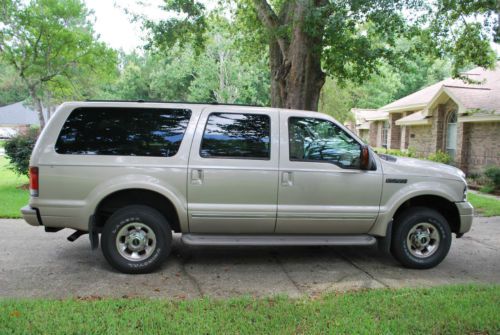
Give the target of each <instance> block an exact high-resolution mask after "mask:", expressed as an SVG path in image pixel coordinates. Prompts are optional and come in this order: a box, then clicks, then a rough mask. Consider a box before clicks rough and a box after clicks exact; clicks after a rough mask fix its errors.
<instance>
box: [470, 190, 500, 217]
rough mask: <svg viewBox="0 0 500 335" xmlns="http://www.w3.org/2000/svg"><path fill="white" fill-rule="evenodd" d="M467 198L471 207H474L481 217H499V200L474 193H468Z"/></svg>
mask: <svg viewBox="0 0 500 335" xmlns="http://www.w3.org/2000/svg"><path fill="white" fill-rule="evenodd" d="M467 198H468V199H469V201H470V203H471V204H472V206H474V209H475V210H476V211H477V212H478V213H479V214H481V215H482V216H499V215H500V200H496V199H492V198H490V197H485V196H482V195H479V194H474V193H468V194H467Z"/></svg>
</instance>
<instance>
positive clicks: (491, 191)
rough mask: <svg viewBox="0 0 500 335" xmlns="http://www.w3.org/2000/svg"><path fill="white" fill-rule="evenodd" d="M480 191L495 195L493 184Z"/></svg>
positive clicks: (483, 187)
mask: <svg viewBox="0 0 500 335" xmlns="http://www.w3.org/2000/svg"><path fill="white" fill-rule="evenodd" d="M479 191H480V192H483V193H493V192H494V191H495V186H493V185H491V184H487V185H484V186H482V187H481V188H480V189H479Z"/></svg>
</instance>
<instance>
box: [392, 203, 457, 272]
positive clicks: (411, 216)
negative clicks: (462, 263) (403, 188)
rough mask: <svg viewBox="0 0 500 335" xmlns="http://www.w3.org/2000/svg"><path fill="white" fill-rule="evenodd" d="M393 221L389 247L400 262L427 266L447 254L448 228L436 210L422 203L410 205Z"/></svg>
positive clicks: (410, 266) (424, 267) (449, 240)
mask: <svg viewBox="0 0 500 335" xmlns="http://www.w3.org/2000/svg"><path fill="white" fill-rule="evenodd" d="M395 224H396V226H395V229H394V234H393V236H392V244H391V251H392V254H393V256H394V258H396V259H397V260H398V261H399V262H400V263H401V264H403V265H404V266H406V267H409V268H413V269H429V268H432V267H434V266H436V265H438V264H439V263H441V261H442V260H443V259H444V258H445V257H446V255H447V254H448V251H449V250H450V246H451V238H452V235H451V230H450V226H449V225H448V222H447V221H446V219H445V218H444V217H443V216H442V215H441V214H440V213H439V212H437V211H435V210H433V209H430V208H425V207H414V208H410V209H408V210H406V211H405V212H403V213H402V214H401V215H400V216H399V218H398V219H397V221H396V222H395Z"/></svg>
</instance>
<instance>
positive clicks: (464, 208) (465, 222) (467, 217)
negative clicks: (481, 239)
mask: <svg viewBox="0 0 500 335" xmlns="http://www.w3.org/2000/svg"><path fill="white" fill-rule="evenodd" d="M455 205H456V206H457V209H458V214H459V215H460V230H459V233H460V234H463V233H466V232H468V231H469V230H470V228H471V226H472V219H473V218H474V207H472V205H471V204H470V202H468V201H464V202H457V203H455Z"/></svg>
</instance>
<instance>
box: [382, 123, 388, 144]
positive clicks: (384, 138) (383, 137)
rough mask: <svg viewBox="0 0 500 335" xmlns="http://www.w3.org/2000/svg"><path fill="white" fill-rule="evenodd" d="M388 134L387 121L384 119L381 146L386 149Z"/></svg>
mask: <svg viewBox="0 0 500 335" xmlns="http://www.w3.org/2000/svg"><path fill="white" fill-rule="evenodd" d="M388 134H389V121H385V122H384V125H383V126H382V147H384V148H386V149H387V137H388Z"/></svg>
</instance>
